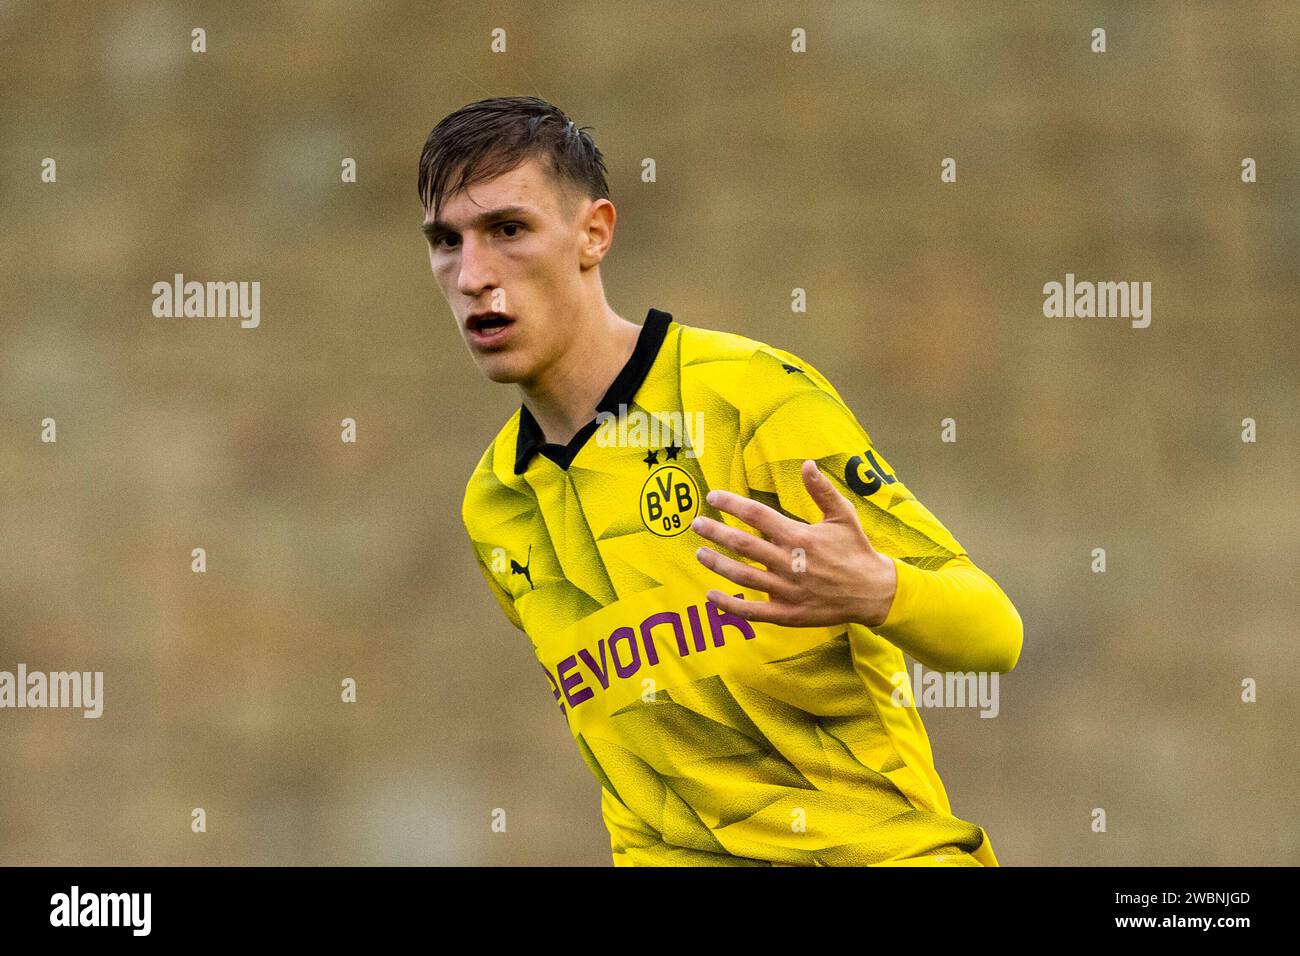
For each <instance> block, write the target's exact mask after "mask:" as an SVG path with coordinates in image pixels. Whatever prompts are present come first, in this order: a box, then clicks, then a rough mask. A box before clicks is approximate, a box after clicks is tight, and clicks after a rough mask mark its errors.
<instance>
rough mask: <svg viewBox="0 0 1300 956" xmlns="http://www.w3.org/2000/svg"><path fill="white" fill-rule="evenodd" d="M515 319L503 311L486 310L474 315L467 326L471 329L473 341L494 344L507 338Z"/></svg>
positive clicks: (481, 343)
mask: <svg viewBox="0 0 1300 956" xmlns="http://www.w3.org/2000/svg"><path fill="white" fill-rule="evenodd" d="M514 322H515V320H514V319H512V318H511V317H510V316H508V315H506V314H504V313H502V312H484V313H482V314H480V315H472V316H470V317H469V321H467V322H466V323H465V327H466V328H467V329H468V330H469V334H470V339H471V341H473V342H475V343H477V344H480V345H492V344H495V343H497V342H500V341H501V340H502V339H504V338H505V336H506V333H507V332H508V331H509V329H510V327H511V326H512V325H514Z"/></svg>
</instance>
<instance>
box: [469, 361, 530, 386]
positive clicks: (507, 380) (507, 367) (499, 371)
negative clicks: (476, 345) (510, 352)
mask: <svg viewBox="0 0 1300 956" xmlns="http://www.w3.org/2000/svg"><path fill="white" fill-rule="evenodd" d="M477 361H478V369H479V371H480V372H482V373H483V375H484V377H485V378H487V380H488V381H490V382H496V383H497V384H498V385H513V384H514V383H516V382H520V381H523V380H524V379H525V378H526V377H527V376H526V375H525V371H526V370H525V369H523V368H521V367H520V365H519V363H518V362H515V361H511V358H510V357H507V356H504V355H486V356H483V357H479V358H478V359H477Z"/></svg>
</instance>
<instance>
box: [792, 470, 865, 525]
mask: <svg viewBox="0 0 1300 956" xmlns="http://www.w3.org/2000/svg"><path fill="white" fill-rule="evenodd" d="M801 473H802V475H803V486H804V487H805V488H807V489H808V494H809V495H811V496H812V500H813V503H814V504H815V505H817V507H818V508H819V509H820V510H821V513H822V517H823V518H830V519H832V520H843V521H848V520H852V521H854V522H857V521H858V510H857V509H856V508H854V507H853V503H852V502H851V501H849V499H848V498H845V497H844V495H842V494H840V490H839V489H838V488H836V487H835V484H834V483H833V482H832V481H831V480H830V479H829V478H827V477H826V475H824V474H823V473H822V470H821V469H820V468H819V467H817V462H815V461H813V460H812V459H811V458H809V459H807V460H806V461H805V462H804V463H803V468H802V472H801Z"/></svg>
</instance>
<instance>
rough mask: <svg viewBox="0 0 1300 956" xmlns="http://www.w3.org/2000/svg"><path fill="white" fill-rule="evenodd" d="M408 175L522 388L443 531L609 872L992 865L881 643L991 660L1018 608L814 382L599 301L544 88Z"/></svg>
mask: <svg viewBox="0 0 1300 956" xmlns="http://www.w3.org/2000/svg"><path fill="white" fill-rule="evenodd" d="M419 190H420V196H421V199H422V202H423V204H424V208H425V216H424V231H425V234H426V236H427V238H428V242H429V262H430V265H431V266H432V268H433V274H434V277H435V278H436V279H437V281H438V284H439V286H440V287H441V289H442V291H443V294H444V295H445V296H446V298H447V301H448V304H449V305H450V306H451V309H452V312H453V313H454V315H455V317H456V320H457V324H458V325H459V327H460V330H461V334H462V335H463V336H464V337H465V340H466V342H467V343H468V345H469V349H470V353H471V355H472V356H473V357H474V360H475V361H476V362H477V363H478V366H479V368H480V369H481V370H482V371H483V373H484V374H485V375H486V376H487V377H488V378H489V379H491V380H492V381H494V382H501V383H513V384H515V385H517V386H518V387H519V391H520V393H521V396H522V404H521V406H520V408H519V410H518V411H517V412H516V413H514V414H513V415H511V417H510V419H509V420H508V421H507V422H506V424H505V426H504V427H503V428H502V429H501V431H500V432H499V433H498V434H497V436H496V438H495V439H494V440H493V441H492V443H491V444H490V445H489V446H488V449H487V451H486V452H485V453H484V454H483V456H482V458H481V459H480V460H479V463H478V466H477V467H476V468H475V470H474V473H473V475H472V476H471V478H470V480H469V484H468V487H467V488H466V490H465V500H464V505H463V509H462V514H463V519H464V522H465V526H466V529H467V530H468V532H469V537H470V540H471V542H472V543H473V546H474V550H475V553H476V555H477V558H478V564H479V568H480V569H481V570H482V572H483V575H484V577H485V578H486V580H487V583H488V586H489V587H490V588H491V590H492V593H493V595H494V597H495V598H496V600H497V602H498V603H499V604H500V605H501V609H502V610H503V611H504V612H505V615H506V617H507V618H509V620H510V621H511V623H513V624H514V625H515V626H516V627H518V628H519V629H520V630H522V631H524V632H525V633H526V634H527V635H528V637H529V639H530V641H531V642H532V645H533V648H534V651H535V652H536V655H537V658H538V660H539V661H540V662H541V665H542V668H543V670H545V672H546V676H547V678H548V679H549V681H550V684H551V687H552V691H553V694H554V697H555V700H556V701H557V703H558V705H559V710H560V712H561V714H563V716H564V718H565V719H566V720H567V721H568V725H569V728H570V730H571V731H572V733H573V737H574V740H575V741H576V743H577V746H578V750H579V752H580V753H581V755H582V757H583V759H584V760H585V761H586V763H587V764H588V766H589V767H590V768H591V771H592V772H593V773H594V774H595V776H596V778H597V780H599V781H600V784H601V808H602V813H603V816H604V819H605V823H606V825H607V826H608V828H609V832H610V838H611V847H612V850H613V855H614V862H615V864H616V865H647V864H648V865H664V864H670V865H671V864H705V865H742V866H743V865H769V864H785V865H858V864H897V863H907V864H926V863H952V864H963V865H981V864H982V865H986V866H995V865H997V860H996V858H995V856H994V854H993V850H992V848H991V847H990V845H989V840H988V837H987V836H986V834H985V833H984V830H983V829H982V828H981V827H979V826H977V825H976V824H974V823H968V822H966V821H965V820H961V819H958V818H957V817H955V816H953V815H952V812H951V809H950V806H949V803H948V797H947V795H946V794H945V792H944V788H943V784H942V782H941V781H940V780H939V776H938V774H937V773H936V771H935V767H934V761H933V757H932V755H931V750H930V745H929V741H928V739H927V737H926V733H925V729H924V728H923V727H922V724H921V720H920V717H919V715H918V714H917V711H916V709H915V707H914V706H913V705H912V702H911V697H910V694H909V693H906V691H908V690H909V689H910V688H909V685H908V684H907V682H906V667H905V664H904V660H903V652H904V651H906V652H907V653H908V654H910V655H911V656H912V657H913V658H915V659H916V660H918V661H920V662H921V663H923V664H925V665H927V666H929V667H931V668H933V669H936V670H944V671H998V672H1000V671H1008V670H1010V669H1011V668H1013V667H1014V666H1015V663H1016V660H1017V658H1018V656H1019V653H1020V645H1021V636H1022V628H1021V622H1020V617H1019V615H1018V614H1017V612H1016V609H1015V607H1014V606H1012V604H1011V602H1010V601H1009V600H1008V599H1007V597H1006V595H1005V594H1003V592H1002V591H1001V589H999V587H998V586H997V584H995V583H994V582H993V580H992V579H991V578H989V577H988V576H987V575H986V574H984V573H983V572H982V571H981V570H980V569H979V568H977V567H976V566H975V565H974V564H973V563H972V562H971V560H970V558H969V557H968V556H967V554H966V551H965V549H964V548H962V546H961V545H960V544H958V543H957V541H956V540H955V539H954V538H953V537H952V535H950V534H949V533H948V531H947V529H945V528H944V526H943V525H942V524H940V523H939V521H938V520H937V519H936V518H935V517H934V515H932V514H931V513H930V512H929V511H927V510H926V509H925V507H923V506H922V505H921V503H920V502H919V501H917V500H916V498H915V496H913V495H912V493H911V492H910V491H908V489H907V488H906V486H905V485H904V484H903V482H902V480H901V479H900V477H899V476H898V474H897V473H896V472H895V471H894V469H893V468H892V467H890V465H889V463H888V462H886V461H885V459H884V457H883V456H882V455H881V453H880V451H879V450H878V449H876V448H875V447H874V446H873V445H872V442H871V438H870V437H869V436H868V435H867V433H866V432H865V431H864V430H863V428H862V426H861V425H859V424H858V422H857V420H856V419H855V418H854V416H853V413H852V412H851V411H849V409H848V408H847V407H846V406H845V404H844V402H843V401H842V400H841V398H840V396H839V394H838V393H837V392H836V390H835V389H834V388H833V387H832V386H831V384H830V383H829V382H827V381H826V379H825V378H823V377H822V376H821V375H820V374H819V373H818V372H817V370H816V369H814V368H813V367H812V366H810V365H809V364H808V363H807V362H804V361H803V360H802V359H800V358H798V357H797V356H795V355H792V354H790V353H789V352H785V351H782V350H781V349H778V348H773V347H771V346H768V345H764V344H762V343H760V342H756V341H753V340H752V339H748V338H744V337H743V336H740V335H735V334H730V333H726V332H714V331H708V330H706V329H702V328H696V327H694V326H691V325H683V324H680V323H678V322H675V321H673V318H672V316H670V315H668V314H667V313H664V312H661V311H659V310H657V309H653V308H652V309H650V310H649V312H648V314H647V316H646V320H645V323H644V325H642V326H640V327H638V326H636V325H634V324H632V323H630V322H628V321H627V320H626V319H624V318H622V317H621V316H619V315H618V314H617V313H615V312H614V310H613V309H611V308H610V306H609V304H608V303H607V302H606V301H605V293H604V289H603V287H602V285H601V277H600V263H601V261H602V260H603V259H604V257H605V255H606V254H607V253H608V252H609V248H610V245H611V243H612V241H613V237H614V223H615V211H614V206H613V205H612V204H611V203H610V201H609V194H608V189H607V187H606V183H605V176H604V160H603V157H602V156H601V154H600V151H599V150H598V149H597V148H596V146H595V144H594V143H593V142H592V140H591V137H590V136H588V135H587V134H586V133H584V132H583V131H581V130H579V129H577V128H575V127H574V125H573V123H571V122H570V121H569V120H568V119H567V117H565V116H564V114H563V113H561V112H560V111H559V110H557V109H556V108H555V107H553V106H551V105H550V104H548V103H546V102H544V101H542V100H538V99H534V98H531V97H506V98H497V99H489V100H483V101H480V102H477V103H473V104H471V105H469V106H466V107H464V108H463V109H461V110H458V111H457V112H455V113H453V114H451V115H450V116H448V117H446V118H445V119H444V120H442V122H440V123H439V124H438V125H437V127H435V128H434V130H433V132H432V133H431V134H430V136H429V138H428V141H427V142H426V144H425V147H424V151H423V154H422V155H421V158H420V175H419ZM896 688H901V689H902V690H903V691H904V693H896Z"/></svg>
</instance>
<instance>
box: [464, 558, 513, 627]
mask: <svg viewBox="0 0 1300 956" xmlns="http://www.w3.org/2000/svg"><path fill="white" fill-rule="evenodd" d="M474 559H475V560H474V563H475V564H477V565H478V569H479V571H480V572H481V573H482V575H483V580H485V581H487V584H488V589H489V590H490V591H491V592H492V597H494V598H495V599H496V602H497V604H499V605H500V606H501V610H502V612H503V613H504V614H505V616H506V617H507V618H508V619H509V621H510V623H511V624H513V625H514V626H515V627H517V628H519V630H521V631H522V630H523V629H524V625H523V623H522V622H521V621H520V619H519V612H518V611H517V610H516V609H515V600H514V598H513V597H511V596H510V592H508V591H507V590H506V589H505V588H504V587H502V586H501V582H500V581H498V580H497V576H496V575H495V574H493V573H492V569H491V568H490V567H488V565H487V563H486V562H485V561H484V560H483V555H482V554H481V553H480V549H479V546H478V545H477V544H475V545H474Z"/></svg>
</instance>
